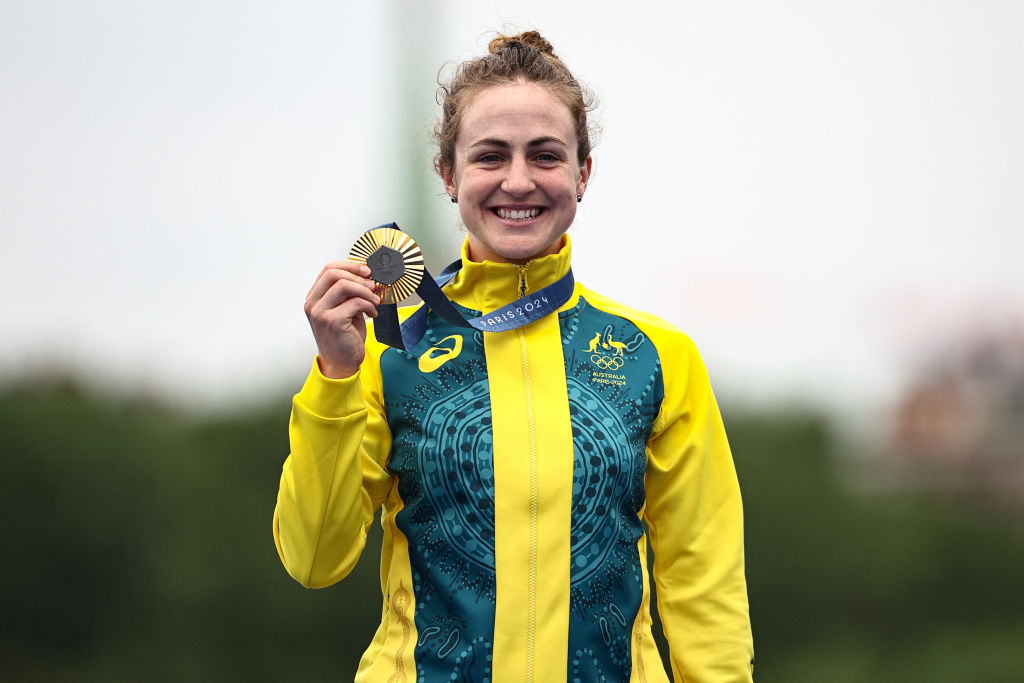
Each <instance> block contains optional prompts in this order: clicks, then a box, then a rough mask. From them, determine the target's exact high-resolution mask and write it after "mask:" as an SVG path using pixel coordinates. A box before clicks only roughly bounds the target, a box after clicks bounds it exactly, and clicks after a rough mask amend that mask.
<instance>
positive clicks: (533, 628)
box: [516, 271, 540, 683]
mask: <svg viewBox="0 0 1024 683" xmlns="http://www.w3.org/2000/svg"><path fill="white" fill-rule="evenodd" d="M520 277H521V278H522V280H521V283H522V284H521V288H522V289H523V290H525V289H526V274H525V271H520ZM516 332H518V334H519V349H520V352H521V357H522V362H523V390H524V393H525V398H526V426H527V444H528V448H529V453H530V547H529V554H528V557H529V574H528V577H527V586H528V588H527V605H526V614H527V624H526V629H527V632H526V679H525V680H526V683H533V680H534V677H533V671H534V659H535V651H536V640H537V518H538V513H539V509H540V501H539V498H540V486H539V477H538V474H537V424H536V420H535V418H534V414H533V390H532V387H531V385H530V356H529V352H528V350H527V345H526V333H525V332H524V331H523V328H521V327H520V328H519V329H518V330H516Z"/></svg>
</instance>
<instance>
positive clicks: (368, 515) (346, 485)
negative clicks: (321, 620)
mask: <svg viewBox="0 0 1024 683" xmlns="http://www.w3.org/2000/svg"><path fill="white" fill-rule="evenodd" d="M374 360H376V359H374ZM375 366H376V364H375V363H374V362H373V360H371V358H370V356H369V355H368V356H367V360H366V361H364V363H363V367H362V368H361V369H360V370H359V372H358V373H356V375H354V376H352V377H349V378H347V379H341V380H334V379H329V378H327V377H324V375H323V374H322V373H321V372H320V367H319V364H318V362H316V361H314V363H313V369H312V371H311V372H310V374H309V377H308V378H307V380H306V383H305V385H304V386H303V387H302V390H301V391H300V392H299V393H298V394H296V395H295V398H294V400H293V401H292V413H291V421H290V423H289V427H288V437H289V442H290V446H291V454H290V455H289V456H288V458H287V460H285V463H284V467H283V469H282V472H281V484H280V489H279V490H278V494H277V507H276V508H275V510H274V541H275V543H276V544H277V552H278V554H279V555H280V556H281V561H282V562H283V563H284V566H285V569H287V570H288V573H289V574H291V576H292V577H293V578H294V579H295V580H296V581H298V582H299V583H301V584H302V585H303V586H306V587H307V588H322V587H324V586H329V585H331V584H333V583H335V582H337V581H339V580H340V579H342V578H344V577H345V576H346V575H347V574H348V573H349V572H350V571H351V570H352V568H353V567H354V566H355V564H356V561H357V560H358V559H359V556H360V554H361V553H362V551H363V547H364V546H365V544H366V532H367V529H369V527H370V524H372V523H373V517H374V514H375V512H376V510H377V508H378V507H380V505H381V503H382V502H383V500H384V498H385V496H386V495H387V492H388V490H389V487H390V486H391V475H390V474H389V473H388V471H387V469H386V464H387V457H388V453H389V452H390V450H391V433H390V431H389V429H388V425H387V420H386V418H385V415H384V408H383V399H382V395H381V387H380V375H379V373H377V372H374V370H375Z"/></svg>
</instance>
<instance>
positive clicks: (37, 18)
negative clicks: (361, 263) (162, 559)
mask: <svg viewBox="0 0 1024 683" xmlns="http://www.w3.org/2000/svg"><path fill="white" fill-rule="evenodd" d="M505 22H508V23H511V24H514V25H517V26H519V27H520V28H531V27H538V28H539V29H540V30H541V31H542V32H543V33H544V34H545V35H546V36H547V37H548V38H549V39H550V40H551V41H552V42H553V43H554V45H555V48H556V50H557V51H558V52H559V53H560V54H561V55H562V57H563V58H564V59H565V60H566V61H567V62H568V63H569V65H570V67H572V68H573V69H574V70H575V71H576V72H577V75H578V76H579V77H580V78H581V79H582V80H584V81H585V82H587V83H589V84H590V86H591V87H592V88H593V89H594V90H595V91H596V92H597V93H598V95H599V97H600V100H601V107H600V109H599V110H598V119H599V121H600V123H601V124H602V128H603V133H602V135H601V137H600V142H599V144H598V146H597V148H596V150H595V176H594V180H593V183H592V184H591V187H590V189H589V191H588V194H587V197H586V200H585V202H584V203H583V204H582V205H581V207H580V209H581V210H580V213H579V214H578V217H577V221H576V224H575V225H574V227H573V228H572V234H573V236H574V248H575V259H574V263H575V266H574V268H575V271H576V274H577V278H578V279H580V280H582V281H584V282H586V283H587V284H588V286H590V287H592V288H593V289H597V290H599V291H602V292H603V293H606V294H608V295H610V296H613V297H614V298H617V299H619V300H621V301H624V302H626V303H629V304H631V305H634V306H637V307H640V308H644V309H647V310H650V311H652V312H655V313H658V314H660V315H662V316H663V317H665V318H667V319H669V320H671V321H672V322H674V323H676V324H677V325H679V326H680V327H682V328H683V329H684V330H686V331H687V332H688V333H689V334H690V335H691V336H692V337H693V338H694V339H695V340H696V341H697V343H698V345H699V346H700V347H701V349H702V352H703V354H704V357H705V360H706V361H707V364H708V366H709V368H710V370H711V375H712V379H713V381H714V383H715V384H716V386H717V387H718V393H719V396H720V398H722V399H723V401H730V402H750V403H755V404H758V403H765V402H773V401H778V400H797V401H806V402H809V401H814V402H823V403H824V404H826V405H828V406H830V407H832V408H833V409H838V410H843V411H857V410H860V411H863V410H866V409H871V407H877V406H880V405H884V404H885V402H887V401H890V400H891V399H892V398H893V396H894V395H895V394H896V392H897V391H898V390H899V387H900V386H901V385H902V383H903V382H904V381H906V379H907V378H908V376H909V375H910V374H911V373H912V372H913V371H914V370H915V368H916V367H917V365H918V361H919V359H920V358H922V357H924V356H927V355H928V354H932V353H936V352H937V351H939V350H940V347H941V344H942V340H944V339H955V338H957V337H959V336H961V335H963V334H965V330H971V329H977V328H979V326H980V327H986V328H1001V327H1005V326H1009V325H1013V324H1018V325H1020V324H1022V321H1024V277H1022V276H1021V274H1020V273H1021V270H1022V269H1021V266H1020V262H1021V260H1022V259H1021V254H1022V253H1024V192H1022V189H1024V40H1021V36H1022V35H1024V3H1020V2H984V1H977V0H974V1H966V0H964V1H947V2H930V1H925V0H921V1H918V2H910V1H907V0H895V1H893V0H888V1H884V2H883V1H875V0H869V1H865V0H859V1H857V2H852V1H851V2H811V1H805V2H794V1H791V0H785V1H781V2H775V3H763V2H753V1H747V2H714V3H712V2H699V3H697V2H681V3H675V4H673V5H669V4H667V3H661V2H647V1H640V2H631V3H621V2H614V3H613V2H591V3H587V4H586V5H578V4H574V5H562V4H556V3H551V2H536V1H532V0H531V1H526V2H515V3H511V2H481V1H479V0H474V1H470V0H460V1H458V2H448V3H447V5H446V6H444V7H443V8H442V3H440V2H434V3H429V4H428V3H411V2H404V3H403V2H397V1H393V2H391V3H339V2H291V3H287V4H285V3H275V2H266V1H265V0H264V1H258V2H252V1H249V2H241V1H237V2H227V1H209V0H207V1H203V2H199V1H191V2H182V1H175V2H136V1H128V0H124V1H121V2H115V1H104V0H94V1H92V2H75V1H72V0H65V1H63V2H60V1H54V0H34V1H33V2H17V1H15V0H0V227H2V230H3V240H2V243H0V244H2V246H0V292H2V295H0V296H2V299H0V380H2V379H3V378H4V377H8V378H10V377H16V376H19V375H21V374H24V373H25V372H27V371H33V370H40V369H46V368H58V369H61V368H71V369H73V370H74V371H75V372H76V373H78V374H79V375H81V376H83V377H85V378H87V379H90V380H92V381H94V382H97V383H100V384H107V385H109V386H111V387H114V388H119V389H125V388H127V389H129V390H145V391H149V392H153V393H166V394H169V395H171V396H172V397H175V398H177V399H183V400H186V401H189V402H191V403H192V404H193V405H197V406H211V405H212V406H223V407H232V406H244V405H248V404H250V403H251V402H252V401H253V400H256V399H258V398H260V397H263V396H266V395H267V394H268V392H279V393H280V392H291V391H294V390H297V389H298V387H299V385H300V384H301V381H302V379H303V377H304V375H305V372H306V371H307V369H308V365H309V363H310V360H311V358H312V354H313V353H314V352H315V347H314V345H313V342H312V336H311V334H310V333H309V330H308V327H307V325H306V321H305V317H304V315H303V313H302V300H303V298H304V296H305V292H306V290H307V289H308V287H309V285H310V284H311V283H312V281H313V279H314V278H315V276H316V274H317V272H318V271H319V269H320V267H321V266H322V264H323V263H324V262H326V261H327V260H330V259H333V258H337V257H339V256H343V255H345V254H346V253H347V251H348V248H349V246H350V245H351V243H352V241H353V240H354V238H355V236H356V235H358V234H359V233H360V232H362V231H363V230H365V229H367V228H369V227H373V226H375V225H378V224H380V223H384V222H387V221H390V220H393V219H398V221H399V223H400V224H401V225H403V227H405V228H406V229H408V230H409V232H410V233H412V234H413V235H414V236H416V235H417V232H418V231H419V232H422V233H425V232H426V231H427V230H429V229H431V227H432V228H433V229H435V230H437V231H439V233H440V234H442V235H448V236H450V244H449V246H447V247H445V246H443V245H442V246H438V247H436V250H437V251H438V252H442V253H437V254H435V255H434V258H435V259H437V260H438V261H445V262H446V261H448V260H451V259H452V258H454V257H455V256H456V255H457V244H458V241H459V240H460V239H461V238H460V237H459V235H458V233H457V231H456V229H455V228H454V227H453V226H454V225H455V222H456V220H455V215H456V214H455V211H454V207H451V205H449V204H448V203H447V202H446V198H445V197H444V196H443V195H440V193H441V187H440V184H439V182H438V181H435V179H433V178H432V177H430V175H429V158H428V154H429V153H430V152H429V150H428V149H427V147H426V141H427V131H428V130H429V127H430V125H431V124H432V117H433V116H434V114H435V112H436V105H435V104H434V101H433V91H434V88H435V83H434V82H433V78H434V76H435V74H436V71H437V69H438V68H439V67H440V66H441V65H442V64H443V63H444V62H445V61H447V60H456V59H461V58H464V57H467V56H470V55H475V54H479V53H480V52H481V51H482V50H483V49H484V46H485V45H486V41H487V39H488V35H486V32H487V31H489V30H492V29H495V28H500V27H501V26H502V25H503V23H505ZM409 27H412V28H413V29H414V30H416V31H417V33H416V34H415V35H414V36H413V37H412V38H410V29H409ZM402 67H405V68H406V73H405V75H404V76H403V75H401V74H400V71H399V70H400V68H402ZM410 175H412V176H417V175H418V176H419V177H425V178H427V179H428V181H429V182H430V183H435V182H437V183H438V184H437V185H436V193H437V194H438V195H440V196H437V197H436V198H435V197H433V196H431V197H429V199H430V200H431V201H432V206H433V209H432V210H431V211H429V212H423V211H422V210H414V208H411V207H414V206H415V204H414V203H410V202H411V200H410V199H409V195H410V193H411V192H412V191H411V190H409V187H408V185H407V182H406V179H407V178H409V177H410ZM410 215H411V216H412V217H411V218H409V216H410ZM428 255H429V253H428Z"/></svg>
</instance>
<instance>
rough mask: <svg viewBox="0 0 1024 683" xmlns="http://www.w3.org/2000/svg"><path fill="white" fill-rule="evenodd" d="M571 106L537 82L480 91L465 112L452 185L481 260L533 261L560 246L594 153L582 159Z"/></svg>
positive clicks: (449, 178) (450, 171)
mask: <svg viewBox="0 0 1024 683" xmlns="http://www.w3.org/2000/svg"><path fill="white" fill-rule="evenodd" d="M575 148H576V133H575V131H574V125H573V120H572V118H571V116H570V114H569V110H568V109H567V108H566V107H565V105H564V104H562V102H561V101H560V100H559V99H558V98H557V97H555V95H554V94H552V93H551V91H550V90H548V89H547V88H545V87H543V86H541V85H538V84H536V83H523V82H517V83H509V84H506V85H494V86H491V87H489V88H487V89H485V90H482V91H480V92H479V93H478V94H477V95H476V96H475V97H474V98H473V99H472V101H471V102H470V104H469V105H468V106H467V107H466V109H465V111H464V112H463V115H462V129H461V130H460V131H459V135H458V137H457V138H456V142H455V154H454V159H453V160H452V161H451V165H450V166H449V164H448V163H445V162H443V161H442V162H441V163H440V169H441V175H442V177H443V178H444V185H445V189H446V190H447V191H448V193H449V194H450V195H451V196H452V197H455V198H457V199H458V204H459V213H460V214H461V215H462V221H463V222H464V223H465V225H466V229H467V230H468V231H469V255H470V258H472V259H473V260H474V261H484V260H487V261H495V262H499V263H501V262H505V263H526V262H527V261H529V260H530V259H533V258H537V257H540V256H547V255H549V254H553V253H555V252H557V251H558V248H559V246H560V244H561V238H562V234H563V233H565V231H566V230H568V228H569V226H570V225H571V224H572V221H573V219H574V218H575V217H576V204H577V200H576V198H577V197H579V198H581V199H582V197H583V193H584V192H585V191H586V188H587V180H588V179H589V178H590V168H591V165H592V159H591V158H590V157H589V156H588V157H587V158H586V159H584V160H583V163H582V164H581V163H580V162H578V161H577V160H576V155H575Z"/></svg>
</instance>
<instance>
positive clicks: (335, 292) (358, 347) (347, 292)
mask: <svg viewBox="0 0 1024 683" xmlns="http://www.w3.org/2000/svg"><path fill="white" fill-rule="evenodd" d="M369 274H370V269H369V268H368V267H366V266H365V265H362V264H360V263H356V262H355V261H334V262H332V263H328V264H327V265H326V266H324V269H323V270H321V271H320V276H319V277H317V279H316V282H315V283H313V287H312V288H311V289H310V290H309V293H308V294H306V305H305V306H304V307H303V308H304V309H305V311H306V317H307V318H309V326H310V327H311V328H312V329H313V337H314V338H315V339H316V347H317V350H318V352H319V354H320V372H322V373H323V374H324V376H325V377H330V378H333V379H342V378H344V377H351V376H352V375H354V374H355V373H356V371H357V370H358V369H359V365H360V364H361V363H362V362H363V358H365V357H366V348H365V346H364V344H365V343H366V321H365V320H364V319H363V314H364V313H365V314H366V315H368V316H370V317H371V318H375V317H376V316H377V308H376V306H377V304H379V303H380V297H379V296H377V295H376V294H374V292H373V286H374V283H373V280H369V279H367V276H368V275H369Z"/></svg>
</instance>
